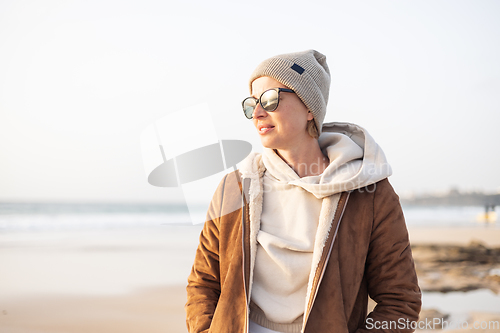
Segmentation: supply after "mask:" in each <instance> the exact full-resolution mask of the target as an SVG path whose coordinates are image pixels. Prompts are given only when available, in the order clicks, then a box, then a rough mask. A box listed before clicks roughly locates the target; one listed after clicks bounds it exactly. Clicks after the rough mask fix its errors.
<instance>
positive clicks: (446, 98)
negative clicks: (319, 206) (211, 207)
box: [0, 0, 500, 202]
mask: <svg viewBox="0 0 500 333" xmlns="http://www.w3.org/2000/svg"><path fill="white" fill-rule="evenodd" d="M499 16H500V2H498V1H485V0H481V1H462V0H420V1H405V0H403V1H383V0H377V1H359V0H355V1H307V2H304V1H287V2H283V1H252V2H236V1H231V2H230V1H219V0H214V1H183V2H180V1H179V2H176V1H111V0H100V1H72V0H66V1H52V0H46V1H23V0H15V1H9V0H0V201H14V202H15V201H85V202H176V201H179V200H180V199H179V198H182V195H183V192H182V189H180V188H158V187H153V186H151V185H149V184H148V182H147V178H146V172H145V170H144V163H143V157H142V152H141V133H143V131H144V130H145V129H146V128H148V126H151V125H152V124H153V123H155V122H157V121H158V120H159V119H162V118H163V117H165V116H167V115H169V114H172V113H174V112H177V111H179V110H183V109H185V108H190V107H193V106H196V105H199V104H202V103H207V104H208V107H209V110H210V114H211V117H212V120H213V124H214V125H213V126H214V127H215V131H216V134H217V137H218V138H219V139H226V140H245V141H248V142H250V143H251V144H252V146H253V150H254V151H261V150H262V148H261V145H260V142H259V139H258V136H257V134H256V132H255V129H254V128H253V126H252V124H251V122H249V121H248V120H247V119H246V118H245V117H244V116H243V113H242V111H241V107H240V103H241V100H243V98H245V97H247V96H248V95H249V92H248V78H249V75H250V73H251V72H252V71H253V69H254V68H255V67H256V66H257V65H258V64H259V63H260V62H261V61H262V60H264V59H266V58H268V57H271V56H274V55H277V54H282V53H288V52H296V51H302V50H307V49H316V50H318V51H320V52H321V53H323V54H325V55H326V56H327V61H328V65H329V67H330V72H331V76H332V84H331V89H330V100H329V105H328V112H327V116H326V119H325V121H326V122H330V121H343V122H351V123H356V124H359V125H361V126H363V127H364V128H366V129H367V130H368V131H369V132H370V134H371V135H372V137H373V138H374V139H375V140H376V141H377V142H378V143H379V145H380V146H381V147H382V149H383V150H384V152H385V154H386V156H387V158H388V160H389V163H390V164H391V165H392V168H393V171H394V173H393V175H392V176H391V177H390V180H391V183H392V184H393V186H394V187H395V189H396V191H397V192H398V193H399V194H401V195H410V194H412V193H424V192H434V191H447V190H449V189H451V188H458V189H460V190H463V191H472V190H482V191H488V192H496V191H500V175H499V174H498V172H497V170H498V166H500V157H499V149H498V143H500V131H499V124H500V103H499V102H500V61H499V60H498V59H500V20H498V17H499ZM195 121H196V119H194V117H190V116H189V115H186V117H184V118H182V117H181V118H180V119H178V120H177V121H175V122H173V123H172V124H171V126H172V127H173V128H175V129H176V130H177V131H180V132H182V133H187V134H188V135H190V136H192V137H193V138H198V139H199V141H200V146H202V145H203V140H204V138H203V136H202V135H199V134H198V133H197V132H196V126H194V125H193V124H194V122H195ZM228 171H230V170H228Z"/></svg>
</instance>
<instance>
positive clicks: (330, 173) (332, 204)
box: [240, 123, 391, 332]
mask: <svg viewBox="0 0 500 333" xmlns="http://www.w3.org/2000/svg"><path fill="white" fill-rule="evenodd" d="M318 141H319V144H320V147H321V149H322V151H323V153H324V154H326V155H327V156H328V158H329V159H330V164H329V165H328V167H327V168H326V169H325V171H324V172H323V173H322V174H321V175H318V176H309V177H303V178H300V177H299V176H298V175H297V174H296V173H295V171H294V170H293V169H291V168H290V167H289V166H288V165H287V164H286V163H285V162H284V161H283V160H282V159H281V158H280V157H279V156H278V155H277V154H276V153H275V152H274V151H273V150H272V149H268V148H264V152H263V154H262V155H259V154H252V155H250V156H249V157H248V158H247V159H246V160H245V161H244V162H243V163H242V167H241V168H240V171H241V173H242V176H243V177H245V175H249V174H252V173H253V172H252V170H253V171H254V172H255V169H256V167H257V168H258V169H260V170H262V169H263V168H265V170H266V171H265V172H264V174H263V179H262V181H261V182H262V188H261V192H263V193H262V196H261V198H262V208H261V209H262V210H261V212H259V211H260V209H257V210H255V209H254V210H253V211H254V214H252V210H251V224H252V226H253V229H254V230H253V232H252V234H254V237H255V240H254V243H252V242H251V244H252V245H253V247H254V249H253V251H252V252H253V253H252V254H253V256H252V257H253V258H252V265H251V266H252V267H253V269H252V273H251V300H252V307H251V313H250V318H251V319H252V320H253V321H254V322H256V323H257V324H259V325H262V326H265V327H267V328H270V329H272V330H275V331H280V332H300V328H301V326H302V315H303V313H304V309H305V305H306V302H307V300H308V298H309V296H310V289H311V282H312V281H311V280H312V278H313V276H314V271H315V269H316V266H317V265H318V262H319V259H320V257H321V252H322V249H323V245H324V241H325V239H326V238H327V236H328V232H329V229H330V226H331V221H332V219H333V215H334V214H335V210H336V207H337V204H338V200H339V198H340V193H341V192H344V191H352V190H355V189H357V188H361V187H365V186H367V185H371V184H374V183H376V182H378V181H380V180H382V179H384V178H387V177H388V176H390V174H391V168H390V166H389V164H388V163H387V160H386V158H385V156H384V153H383V152H382V150H381V149H380V147H379V146H378V145H377V143H376V142H375V141H374V140H373V138H372V137H371V136H370V135H369V134H368V132H366V130H364V129H363V128H361V127H359V126H357V125H354V124H349V123H327V124H324V125H323V133H322V134H321V136H320V138H319V140H318ZM255 212H257V214H256V213H255ZM259 213H260V214H259ZM252 215H253V216H252ZM257 215H260V216H257ZM255 244H256V246H255ZM252 245H251V246H252Z"/></svg>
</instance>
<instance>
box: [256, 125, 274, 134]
mask: <svg viewBox="0 0 500 333" xmlns="http://www.w3.org/2000/svg"><path fill="white" fill-rule="evenodd" d="M273 129H274V126H272V125H264V124H261V125H258V126H257V131H258V132H259V134H266V133H268V132H269V131H272V130H273Z"/></svg>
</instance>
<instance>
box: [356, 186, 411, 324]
mask: <svg viewBox="0 0 500 333" xmlns="http://www.w3.org/2000/svg"><path fill="white" fill-rule="evenodd" d="M373 210H374V212H373V217H374V218H373V227H372V233H371V239H370V245H369V250H368V256H367V261H366V266H365V274H366V277H367V283H368V293H369V295H370V297H371V298H372V299H373V300H374V301H375V302H376V303H377V305H376V307H375V309H374V310H373V311H372V312H371V313H370V314H369V315H368V317H367V318H366V321H365V328H363V329H360V330H358V331H357V333H365V332H412V331H413V329H411V327H412V322H414V321H417V320H418V315H419V312H420V308H421V292H420V288H419V286H418V280H417V275H416V272H415V265H414V262H413V257H412V253H411V248H410V242H409V238H408V231H407V229H406V223H405V220H404V216H403V211H402V208H401V205H400V203H399V197H398V196H397V194H396V193H395V192H394V190H393V188H392V186H391V185H390V184H389V181H388V180H387V179H385V180H383V181H381V182H378V183H377V184H376V190H375V193H374V196H373Z"/></svg>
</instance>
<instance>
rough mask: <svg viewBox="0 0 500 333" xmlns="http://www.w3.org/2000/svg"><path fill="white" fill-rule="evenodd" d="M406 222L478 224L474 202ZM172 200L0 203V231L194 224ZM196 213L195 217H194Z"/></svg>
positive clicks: (412, 214)
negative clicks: (168, 202)
mask: <svg viewBox="0 0 500 333" xmlns="http://www.w3.org/2000/svg"><path fill="white" fill-rule="evenodd" d="M403 211H404V214H405V218H406V223H407V225H408V226H414V227H417V226H422V227H432V226H436V227H481V226H482V225H483V224H482V223H478V217H479V216H481V214H483V213H484V208H483V207H478V206H464V207H462V206H435V207H431V206H403ZM191 213H192V214H193V213H194V214H193V215H194V216H195V219H196V220H195V221H191V218H190V215H189V214H188V210H187V207H186V206H184V205H174V204H170V205H168V204H104V203H98V204H96V203H0V232H13V231H49V230H52V231H54V230H68V231H69V230H93V229H96V230H103V229H117V228H121V229H134V228H155V227H159V226H162V227H172V226H186V227H187V226H194V227H195V228H196V225H199V224H201V223H203V221H204V217H205V210H204V208H202V207H198V208H195V211H194V212H193V211H192V212H191ZM196 217H198V218H196Z"/></svg>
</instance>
